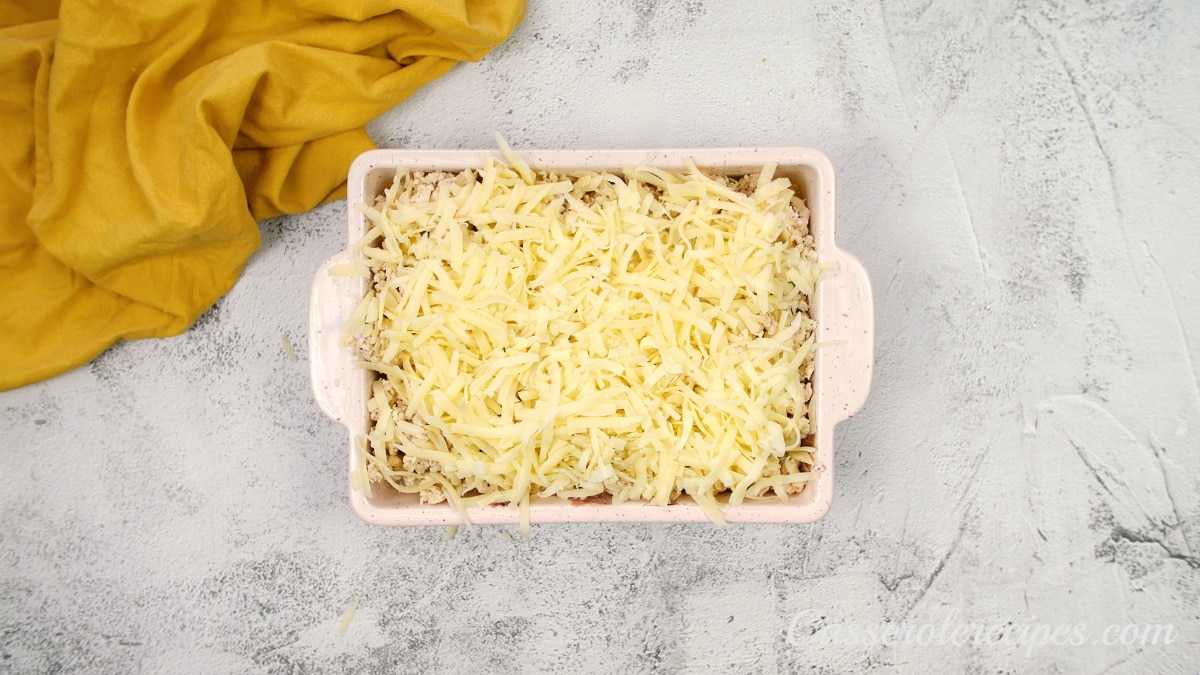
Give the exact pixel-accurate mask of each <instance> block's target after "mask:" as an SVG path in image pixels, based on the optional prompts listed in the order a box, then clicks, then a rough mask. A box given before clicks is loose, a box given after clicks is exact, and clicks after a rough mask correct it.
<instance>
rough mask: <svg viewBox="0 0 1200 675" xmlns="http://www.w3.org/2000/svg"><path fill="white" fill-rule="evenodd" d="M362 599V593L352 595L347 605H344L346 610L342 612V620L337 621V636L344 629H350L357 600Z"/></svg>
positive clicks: (344, 630)
mask: <svg viewBox="0 0 1200 675" xmlns="http://www.w3.org/2000/svg"><path fill="white" fill-rule="evenodd" d="M360 599H362V595H361V594H360V595H356V596H354V599H353V600H351V601H350V604H349V605H346V611H344V612H342V620H341V621H340V622H339V623H338V630H337V634H338V636H339V637H340V636H343V635H345V634H346V631H348V630H350V621H351V620H352V619H353V618H354V612H355V611H357V610H358V601H359V600H360Z"/></svg>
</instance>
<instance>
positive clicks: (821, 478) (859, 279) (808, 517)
mask: <svg viewBox="0 0 1200 675" xmlns="http://www.w3.org/2000/svg"><path fill="white" fill-rule="evenodd" d="M489 154H492V155H497V156H498V155H499V153H498V152H496V151H488V150H374V151H371V152H367V153H365V154H363V155H361V156H360V157H359V158H358V160H357V161H355V162H354V165H353V166H352V167H351V168H350V174H349V181H348V200H349V203H350V204H351V205H353V204H357V203H372V202H374V200H375V197H376V196H377V195H380V194H382V193H383V190H384V189H385V188H386V187H388V186H390V185H391V183H392V180H393V178H394V177H395V174H396V170H397V169H398V168H401V167H407V168H409V169H413V170H421V171H431V170H444V171H461V170H463V169H467V168H473V167H480V166H482V164H483V161H484V158H485V157H487V156H488V155H489ZM520 154H521V155H522V157H523V158H524V159H525V160H526V161H527V162H529V164H530V165H531V166H533V167H535V168H545V169H558V170H567V169H588V170H611V171H614V172H617V173H619V172H620V171H621V168H622V167H624V166H628V165H637V164H648V165H652V166H657V167H662V168H669V169H681V168H683V165H684V161H685V159H687V158H691V159H692V160H693V161H694V162H695V163H696V164H697V165H698V166H700V167H701V168H703V169H705V170H708V171H712V172H716V173H723V174H726V175H744V174H747V173H753V172H756V171H758V170H759V169H760V168H761V167H762V165H763V164H765V163H767V162H775V163H776V164H777V165H778V168H777V169H776V175H777V176H787V177H788V178H790V179H791V180H792V182H793V183H794V184H795V186H796V189H797V193H798V194H799V195H800V196H801V197H803V198H804V200H805V201H806V203H807V204H808V207H809V209H810V211H811V216H810V217H811V221H810V227H811V230H812V233H813V239H814V242H815V246H816V251H817V256H818V259H819V260H820V261H822V262H825V261H829V262H834V263H836V264H837V267H838V272H837V273H836V274H833V275H831V276H829V277H827V278H826V279H824V280H823V281H821V282H820V283H819V284H818V286H817V292H816V298H815V299H814V302H813V311H814V313H815V317H816V320H817V342H818V343H824V345H825V346H823V347H822V348H820V349H818V350H817V352H816V363H815V372H814V375H813V401H812V409H813V411H814V412H813V423H814V427H815V432H816V433H815V450H814V458H815V464H816V465H815V467H814V470H815V471H816V472H817V473H818V477H817V479H816V481H815V482H813V483H810V484H809V485H808V487H807V488H806V489H805V490H804V491H803V492H801V493H799V494H796V495H793V496H792V497H791V499H789V500H788V501H778V500H774V499H770V500H757V501H751V500H747V501H745V502H743V503H742V504H740V505H739V506H736V507H729V506H725V507H724V513H725V518H726V519H727V520H728V521H729V522H743V523H807V522H812V521H814V520H817V519H818V518H820V517H821V516H823V515H824V514H825V513H826V512H827V511H828V510H829V506H830V503H831V502H832V500H833V469H834V461H833V458H834V453H833V429H834V426H835V425H837V424H838V423H839V422H842V421H844V420H846V419H848V418H849V417H850V416H851V415H853V414H854V413H856V412H857V411H858V410H859V409H860V408H861V407H862V405H863V403H864V402H865V401H866V398H867V392H868V390H869V389H870V386H871V370H872V363H873V357H874V315H873V306H872V303H871V285H870V281H869V280H868V278H867V274H866V272H865V271H864V270H863V267H862V265H861V264H860V263H859V262H858V260H856V259H855V258H854V257H853V256H851V255H850V254H848V253H846V252H845V251H842V250H840V249H838V248H837V246H836V245H835V243H834V238H833V230H834V185H833V166H832V165H831V164H830V162H829V159H828V158H827V157H826V156H825V155H824V154H822V153H821V152H819V151H817V150H813V149H811V148H721V149H713V148H706V149H678V150H534V151H526V152H521V153H520ZM347 212H348V214H349V232H348V237H347V248H346V249H345V250H343V251H342V252H341V253H338V254H337V255H334V256H333V257H331V258H329V259H328V260H327V261H325V263H324V264H323V265H322V266H321V268H320V269H319V270H318V271H317V274H316V278H315V279H314V281H313V287H312V296H311V301H310V305H309V328H308V330H309V334H308V351H309V362H310V368H311V372H312V386H313V394H314V395H315V397H316V401H317V404H318V405H319V406H320V407H321V409H322V410H323V411H325V413H326V414H327V415H329V417H331V418H332V419H333V420H334V421H335V422H337V423H338V424H341V425H343V426H345V427H346V429H347V431H348V432H349V433H348V436H349V438H348V442H347V448H348V449H349V453H348V456H349V466H350V470H351V471H352V470H353V469H354V466H355V456H354V453H355V444H356V442H357V440H356V439H358V438H359V437H362V436H365V435H366V433H367V431H368V424H369V418H368V415H367V398H368V392H369V391H370V386H371V382H372V380H373V379H374V378H375V375H374V374H373V373H369V372H367V371H364V370H361V369H358V368H356V367H355V366H354V357H353V355H352V354H351V352H350V350H349V349H347V348H345V347H343V346H341V335H342V326H343V323H344V322H345V320H346V318H347V317H348V316H349V315H350V313H351V312H352V311H353V309H354V308H355V307H356V306H357V304H358V303H359V301H360V299H361V298H362V297H363V295H364V293H365V291H366V280H364V279H361V278H348V277H334V276H331V275H330V269H331V268H332V267H333V266H334V265H337V264H341V263H347V262H350V260H351V251H350V249H351V247H352V246H353V245H354V244H356V243H357V242H358V241H359V240H360V239H361V238H362V236H363V233H364V232H366V230H367V220H366V217H365V216H363V214H362V213H360V212H359V211H358V209H356V208H348V209H347ZM372 492H373V495H372V496H371V497H369V498H368V497H367V496H366V495H364V494H363V493H362V492H360V491H359V490H357V489H356V488H355V487H354V485H353V483H352V484H351V488H350V504H351V505H352V506H353V508H354V511H355V512H356V513H357V514H358V515H359V516H360V517H361V518H362V519H363V520H365V521H367V522H368V523H373V524H376V525H449V524H458V523H461V522H462V518H461V516H460V514H459V513H458V512H456V511H455V510H454V509H453V508H452V507H451V506H450V505H448V504H437V505H427V504H421V503H419V501H418V499H417V497H416V495H401V494H398V493H396V492H395V491H393V490H390V489H389V488H387V487H386V486H377V487H375V489H374V490H373V491H372ZM467 517H468V518H469V520H470V521H471V522H472V523H479V524H491V523H516V522H518V521H519V519H520V518H519V513H518V511H517V510H516V509H515V508H511V507H505V506H490V507H479V508H473V509H468V510H467ZM529 517H530V521H531V522H533V523H553V522H564V523H565V522H706V521H708V520H709V518H708V516H707V515H705V513H704V511H703V510H702V509H701V508H700V506H698V505H697V504H695V503H694V502H692V501H691V500H690V499H688V498H686V497H684V498H681V499H680V500H679V501H678V502H677V503H674V504H671V505H670V506H666V507H660V506H656V505H653V504H647V503H643V502H626V503H623V504H619V505H612V504H606V503H595V502H576V501H571V500H565V499H558V498H551V499H540V500H535V501H534V502H533V503H532V504H531V505H530V509H529Z"/></svg>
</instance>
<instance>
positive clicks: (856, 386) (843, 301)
mask: <svg viewBox="0 0 1200 675" xmlns="http://www.w3.org/2000/svg"><path fill="white" fill-rule="evenodd" d="M833 257H834V259H835V260H836V261H837V265H838V272H837V273H836V274H834V275H832V276H830V277H828V278H826V279H823V280H822V281H821V282H820V284H819V286H818V288H819V289H820V292H821V293H822V294H823V298H822V306H823V307H825V308H830V309H832V311H829V310H826V311H823V312H822V313H823V314H825V315H826V316H823V317H822V319H823V320H822V324H823V326H822V329H821V336H820V341H821V342H824V343H826V344H827V345H828V346H827V347H825V349H824V359H823V361H824V363H823V368H824V370H825V372H824V373H823V374H822V376H821V380H822V386H823V387H826V391H825V394H824V395H826V396H828V397H829V399H828V400H829V401H830V403H831V404H832V405H831V406H830V408H829V409H828V410H829V414H830V415H831V416H832V419H831V420H830V421H831V422H832V423H833V424H837V423H838V422H842V421H845V420H847V419H849V418H850V417H852V416H854V414H855V413H857V412H858V411H859V410H861V409H862V407H863V405H864V404H865V403H866V402H867V396H868V394H870V392H871V377H872V373H873V371H874V369H875V305H874V301H873V299H872V294H871V280H870V279H869V278H868V277H867V271H866V269H864V268H863V266H862V263H860V262H859V261H858V259H857V258H855V257H854V256H853V255H851V254H849V253H847V252H845V251H842V250H840V249H838V250H837V251H836V253H835V255H834V256H833ZM830 390H832V391H830Z"/></svg>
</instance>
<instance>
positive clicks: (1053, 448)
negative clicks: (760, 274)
mask: <svg viewBox="0 0 1200 675" xmlns="http://www.w3.org/2000/svg"><path fill="white" fill-rule="evenodd" d="M1198 65H1200V3H1194V2H1190V1H1188V0H1175V1H1169V2H1168V1H1164V2H1158V1H1149V0H1114V1H1110V2H1094V3H1082V2H1036V1H1032V0H1031V1H1026V2H984V1H982V0H980V1H974V2H957V1H952V0H925V1H922V2H917V1H915V0H914V1H905V2H891V1H888V2H882V3H873V2H812V3H792V2H770V3H767V2H755V3H732V2H730V3H725V2H718V1H716V0H687V1H663V2H651V1H649V0H643V1H617V0H594V1H592V2H574V1H572V2H561V3H560V2H540V1H538V0H533V1H532V2H531V6H530V8H529V14H528V18H527V19H526V21H525V23H524V24H523V25H522V26H521V27H520V28H519V29H518V30H517V32H516V33H515V34H514V35H513V37H512V39H511V40H510V41H509V42H507V43H506V44H504V45H503V46H502V47H501V48H499V49H498V50H496V51H495V52H494V53H493V54H491V55H490V56H488V57H487V58H486V59H485V60H483V61H482V62H480V63H478V64H468V65H464V66H460V67H458V68H456V69H455V70H454V71H452V72H451V73H450V74H449V75H447V76H446V77H444V78H442V79H440V80H438V81H436V82H434V83H433V84H431V85H430V86H428V87H427V88H426V89H424V90H422V91H421V92H420V93H419V94H418V95H416V96H415V97H413V98H412V99H411V100H409V101H407V102H406V103H404V104H402V105H400V106H399V107H397V108H396V109H395V110H393V111H392V112H390V113H389V114H387V115H386V116H384V117H383V118H382V119H380V120H379V121H378V122H377V123H375V124H374V125H373V126H372V128H371V131H372V133H373V134H374V136H375V138H376V139H377V140H378V142H379V143H380V144H381V145H384V146H394V147H438V148H460V147H480V146H482V147H490V146H491V144H492V140H491V138H492V137H491V134H492V131H493V130H499V131H500V132H502V133H503V134H504V135H505V136H506V137H507V139H508V140H509V141H510V142H511V143H512V145H513V146H514V147H516V148H517V149H520V148H534V147H627V146H705V145H811V146H815V147H818V148H821V149H822V150H824V151H825V152H826V153H827V154H829V156H830V157H831V158H832V160H833V162H834V164H835V166H836V168H837V171H838V188H839V192H838V214H839V218H838V239H839V241H840V242H841V245H842V246H844V247H845V248H847V249H848V250H850V251H851V252H853V253H855V254H856V255H857V256H859V257H860V258H861V259H862V260H863V262H864V263H865V264H866V266H867V268H868V270H869V272H870V273H871V275H872V278H873V281H874V284H875V293H876V296H875V297H876V307H875V311H876V317H877V326H878V354H877V357H878V358H877V371H876V372H877V375H876V380H875V387H874V392H873V394H872V396H871V400H870V401H869V402H868V404H867V407H866V408H865V409H864V411H863V412H862V413H861V414H860V415H859V416H857V417H855V418H854V419H853V420H852V421H850V422H849V423H847V424H846V425H844V426H843V427H841V428H840V430H839V434H838V439H839V446H838V456H837V489H836V501H835V504H834V507H833V510H832V512H831V513H830V514H829V515H828V516H827V517H826V518H825V519H824V520H822V521H820V522H819V523H817V524H816V525H813V526H805V527H775V526H770V527H768V526H757V527H731V528H729V529H725V530H720V529H716V528H714V527H710V526H705V525H696V526H691V525H689V526H682V525H679V526H544V527H537V528H535V530H534V535H533V538H532V540H530V541H521V540H520V539H519V538H516V539H515V540H509V539H506V538H505V537H503V536H502V530H501V529H500V528H484V529H482V530H481V531H477V532H476V533H474V534H468V533H466V532H465V531H464V532H460V534H459V536H458V538H457V539H455V540H453V541H451V542H446V541H443V539H442V535H443V530H442V529H379V528H372V527H369V526H367V525H365V524H363V523H361V522H359V521H357V520H356V518H355V517H354V516H353V514H352V513H351V512H350V510H349V508H348V506H347V505H346V495H345V492H346V483H347V479H346V476H345V469H344V466H343V465H344V457H343V455H344V443H345V440H344V432H343V430H342V428H341V427H337V426H335V425H334V424H333V423H331V422H329V421H328V420H326V419H325V418H324V417H323V416H322V415H321V414H320V413H319V412H318V410H317V408H316V406H315V405H314V403H313V401H312V398H311V395H310V393H309V389H308V375H307V363H306V362H305V359H304V358H303V353H304V349H305V347H306V345H305V339H304V334H305V323H306V294H307V289H308V286H309V284H310V282H311V279H312V276H313V273H314V271H315V269H316V266H317V265H318V263H319V262H320V261H321V260H322V259H324V258H325V257H326V256H328V255H330V254H331V253H333V252H335V251H336V250H338V249H339V248H340V247H342V246H343V243H344V241H343V237H344V232H343V222H344V218H345V209H346V205H345V203H344V202H339V203H335V204H331V205H328V206H325V207H322V208H319V209H316V210H315V211H313V212H311V213H307V214H304V215H300V216H294V217H287V218H279V219H276V220H272V221H268V222H265V223H263V224H262V231H263V235H264V243H263V248H262V250H261V251H260V252H259V253H258V254H256V255H255V257H254V258H253V259H252V260H251V262H250V264H249V266H248V267H247V269H246V272H245V275H244V277H243V278H242V280H241V281H240V282H239V284H238V285H237V287H236V288H235V289H234V290H233V292H231V293H230V294H229V295H228V296H227V297H226V298H225V299H223V300H222V301H221V302H220V303H218V305H217V306H216V307H214V308H213V309H212V310H211V311H210V312H208V313H207V314H206V315H205V316H204V317H203V318H202V319H201V320H200V321H199V322H198V323H197V325H196V326H195V327H194V328H193V329H192V330H191V331H190V332H189V333H187V334H185V335H183V336H180V337H178V338H173V339H167V340H154V341H142V342H133V343H126V344H122V345H119V346H117V347H115V348H113V349H111V350H109V351H108V352H107V353H105V354H104V355H102V356H101V357H100V358H99V359H97V360H96V361H95V362H94V363H92V364H91V365H89V366H86V367H84V368H80V369H78V370H76V371H74V372H71V373H69V374H66V375H63V376H61V377H58V378H55V379H54V380H52V381H49V382H45V383H42V384H38V385H35V386H30V387H26V388H23V389H20V390H16V391H11V392H7V393H3V394H0V446H2V447H0V475H2V476H3V477H4V487H3V489H2V490H0V672H8V671H11V672H57V671H91V672H112V673H135V672H146V673H157V672H332V671H338V670H350V671H355V672H414V671H428V672H436V671H443V672H479V673H483V672H489V673H490V672H509V671H559V672H570V671H577V670H584V671H597V672H623V673H624V672H666V673H675V672H711V671H732V672H790V671H805V670H811V671H817V672H848V671H859V672H861V671H879V672H904V671H913V670H916V669H918V668H921V669H926V670H928V669H932V671H933V672H949V671H969V672H1001V671H1003V672H1088V673H1099V672H1109V671H1111V672H1188V671H1193V672H1194V671H1195V669H1196V668H1197V667H1198V666H1197V663H1198V662H1200V609H1198V608H1200V471H1198V469H1200V456H1198V455H1197V449H1198V448H1197V446H1198V443H1197V440H1198V434H1197V430H1198V429H1200V392H1198V390H1197V380H1198V378H1197V367H1196V363H1195V359H1196V346H1197V344H1198V341H1200V284H1198V283H1197V278H1196V272H1195V261H1196V260H1197V258H1198V257H1200V227H1198V225H1200V191H1198V190H1197V176H1198V175H1200V146H1198V139H1200V114H1198V111H1200V105H1198V104H1200V70H1198ZM281 335H287V336H288V337H289V338H290V339H291V342H292V343H293V344H294V345H295V346H296V350H297V352H298V353H300V354H301V355H302V358H301V359H300V360H299V361H298V362H293V361H291V360H289V359H288V358H287V357H286V356H285V354H284V352H283V348H282V346H281V341H280V336H281ZM510 531H515V530H511V529H510ZM360 594H361V597H362V600H361V604H360V606H359V609H358V612H357V614H356V615H355V616H354V620H353V623H352V625H351V628H350V630H349V632H348V633H347V634H346V635H345V636H344V637H339V636H338V635H337V634H336V629H337V626H338V623H339V618H340V615H341V613H342V611H343V610H344V609H345V607H346V606H347V604H348V603H349V602H350V601H351V599H352V598H354V597H355V596H357V595H360ZM797 615H799V616H800V619H799V620H797V621H793V619H794V618H795V617H797ZM881 622H887V624H888V625H892V626H895V627H896V628H899V629H902V628H903V627H904V626H905V625H912V626H919V625H921V624H923V623H930V624H934V625H935V627H938V628H940V627H941V626H942V625H947V626H948V627H949V628H950V629H951V631H948V632H947V633H946V636H947V637H952V636H953V633H952V629H953V628H954V627H956V626H958V625H960V624H962V625H969V624H980V625H987V626H993V625H1002V626H1007V625H1009V624H1011V625H1012V626H1013V629H1012V632H1011V633H1010V638H1009V643H1008V644H1003V643H995V642H990V643H980V644H976V643H974V642H968V643H967V644H957V645H956V644H953V641H951V640H947V642H946V644H940V642H939V641H938V640H936V639H935V640H934V641H933V643H932V644H925V645H911V644H904V643H903V640H902V639H901V641H900V643H898V644H890V645H882V644H874V645H865V644H822V643H821V642H822V641H821V638H822V637H824V638H830V637H836V636H837V635H838V632H837V631H839V630H840V631H841V633H840V635H841V637H842V638H845V639H844V640H843V642H850V640H849V637H850V634H849V632H848V630H849V627H850V626H851V625H853V626H854V627H858V628H865V627H866V624H870V623H881ZM1060 624H1062V625H1068V626H1071V627H1072V628H1071V630H1072V631H1076V630H1078V629H1077V628H1076V625H1080V626H1082V630H1083V631H1084V632H1083V633H1082V634H1084V635H1085V636H1086V640H1085V641H1084V642H1085V644H1081V645H1060V646H1054V645H1052V644H1045V645H1033V646H1029V645H1027V644H1017V643H1018V642H1019V641H1020V639H1021V634H1020V630H1021V629H1023V628H1025V627H1027V626H1035V627H1036V626H1040V625H1046V626H1050V627H1054V626H1057V625H1060ZM1126 624H1136V625H1139V626H1141V625H1145V624H1158V625H1162V624H1171V626H1172V627H1173V629H1174V633H1173V635H1174V636H1175V640H1174V642H1173V643H1172V644H1170V645H1162V644H1159V645H1150V644H1132V645H1120V644H1117V645H1104V644H1100V643H1093V640H1100V638H1102V637H1103V636H1102V632H1103V631H1104V629H1105V628H1106V627H1107V626H1109V625H1117V626H1122V627H1123V626H1125V625H1126ZM839 625H840V628H839ZM789 626H793V628H794V630H793V632H792V635H791V638H792V639H791V640H790V641H789V636H788V629H789ZM1026 630H1028V629H1026ZM999 634H1000V633H999V632H996V633H993V636H994V637H995V636H999ZM1075 635H1076V633H1072V637H1073V639H1074V636H1075Z"/></svg>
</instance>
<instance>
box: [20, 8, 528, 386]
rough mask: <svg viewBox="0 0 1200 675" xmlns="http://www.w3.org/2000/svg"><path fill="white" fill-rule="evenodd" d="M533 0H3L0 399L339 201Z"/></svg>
mask: <svg viewBox="0 0 1200 675" xmlns="http://www.w3.org/2000/svg"><path fill="white" fill-rule="evenodd" d="M524 10H525V7H524V1H523V0H494V1H491V2H488V1H486V0H484V1H478V0H457V1H454V0H427V1H424V2H421V1H418V0H353V1H351V2H347V1H346V0H290V1H289V0H252V1H250V2H228V1H226V2H220V1H218V0H154V1H153V2H146V1H144V0H108V1H107V2H102V3H101V2H87V1H82V0H63V1H62V2H61V5H59V4H58V3H54V2H45V1H42V0H5V1H4V2H0V390H3V389H11V388H13V387H18V386H21V385H24V384H28V383H30V382H34V381H37V380H41V379H45V378H47V377H50V376H53V375H56V374H58V373H61V372H63V371H65V370H68V369H70V368H73V367H75V366H78V365H80V364H82V363H85V362H87V361H89V360H90V359H91V358H93V357H94V356H96V355H97V354H98V353H100V352H101V351H103V350H104V349H105V348H107V347H108V346H109V345H111V344H113V343H114V342H116V341H117V340H120V339H124V338H143V337H159V336H167V335H174V334H177V333H180V332H182V331H184V330H186V329H187V327H188V326H190V325H191V324H192V322H193V321H195V319H196V318H197V317H199V316H200V314H201V313H203V312H204V311H205V310H206V309H208V308H209V307H210V306H211V305H212V304H213V303H214V302H216V300H217V299H218V298H220V297H221V295H223V294H224V293H225V292H226V291H228V290H229V289H230V288H231V287H232V286H233V284H234V282H235V281H236V279H237V277H238V275H239V273H240V272H241V270H242V267H243V265H244V264H245V262H246V259H247V258H248V257H249V256H250V254H251V253H252V252H253V251H254V250H255V249H256V248H257V247H258V245H259V232H258V226H257V224H256V221H257V220H260V219H263V218H269V217H272V216H276V215H280V214H283V213H297V212H300V211H304V210H307V209H310V208H312V207H313V206H316V205H317V204H320V203H322V202H325V201H329V200H331V199H336V198H338V197H340V196H343V194H344V190H345V177H346V170H347V168H348V167H349V165H350V162H351V161H352V160H353V159H354V157H355V156H357V155H358V154H359V153H360V152H362V151H364V150H367V149H370V148H371V147H373V145H372V143H371V140H370V138H368V137H367V134H366V133H365V132H364V130H363V127H364V125H365V124H366V123H367V122H368V121H370V120H371V119H373V118H375V117H377V116H378V115H380V114H381V113H383V112H385V111H386V110H388V109H389V108H390V107H392V106H394V105H395V104H396V103H398V102H399V101H401V100H403V99H405V98H406V97H408V96H409V95H410V94H412V93H413V92H414V91H415V90H416V89H417V88H418V87H420V86H421V85H422V84H424V83H426V82H428V81H430V80H432V79H434V78H436V77H438V76H439V75H441V74H443V73H445V72H446V71H447V70H449V69H450V68H451V67H452V66H453V65H454V64H455V63H456V62H458V61H472V60H476V59H479V58H480V57H482V56H483V55H484V54H485V53H487V52H488V50H490V49H491V48H493V47H495V46H496V45H498V44H499V43H500V42H502V41H503V40H504V39H505V38H506V37H507V36H508V35H509V33H510V32H512V30H513V29H514V28H515V27H516V25H517V24H518V23H519V22H520V20H521V18H522V16H523V14H524Z"/></svg>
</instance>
